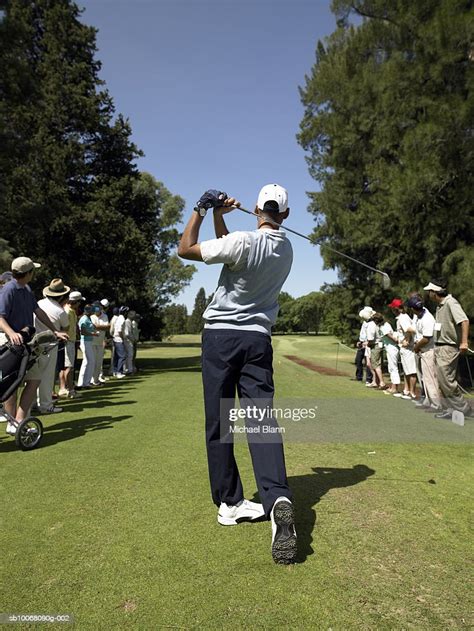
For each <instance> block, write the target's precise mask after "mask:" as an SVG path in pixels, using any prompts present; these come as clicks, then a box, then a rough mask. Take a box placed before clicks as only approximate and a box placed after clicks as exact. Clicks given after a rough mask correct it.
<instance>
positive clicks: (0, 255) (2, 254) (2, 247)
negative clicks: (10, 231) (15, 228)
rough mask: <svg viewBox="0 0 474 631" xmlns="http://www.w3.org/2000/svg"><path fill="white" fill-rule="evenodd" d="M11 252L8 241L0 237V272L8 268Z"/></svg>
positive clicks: (11, 257)
mask: <svg viewBox="0 0 474 631" xmlns="http://www.w3.org/2000/svg"><path fill="white" fill-rule="evenodd" d="M12 259H13V253H12V251H11V249H10V247H9V246H8V241H5V239H2V238H0V274H2V273H3V272H6V271H7V270H9V269H10V265H11V262H12Z"/></svg>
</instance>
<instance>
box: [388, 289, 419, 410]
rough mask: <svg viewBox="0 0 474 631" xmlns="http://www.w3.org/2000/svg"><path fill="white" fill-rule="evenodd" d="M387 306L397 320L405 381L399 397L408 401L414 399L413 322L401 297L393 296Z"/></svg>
mask: <svg viewBox="0 0 474 631" xmlns="http://www.w3.org/2000/svg"><path fill="white" fill-rule="evenodd" d="M388 306H389V308H390V309H391V310H392V312H393V314H394V315H395V319H396V321H397V337H398V344H399V347H400V359H401V361H402V368H403V374H404V381H405V387H404V390H403V394H402V396H401V398H402V399H406V400H408V401H416V361H415V353H414V352H413V345H414V341H413V338H414V335H413V322H412V320H411V318H410V316H409V315H408V313H406V311H405V307H404V305H403V300H401V298H394V299H393V300H392V302H391V303H390V304H389V305H388Z"/></svg>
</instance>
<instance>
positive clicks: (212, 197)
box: [196, 188, 227, 210]
mask: <svg viewBox="0 0 474 631" xmlns="http://www.w3.org/2000/svg"><path fill="white" fill-rule="evenodd" d="M226 199H227V193H223V192H222V191H216V190H215V189H213V188H211V189H210V190H208V191H206V192H205V193H204V195H202V196H201V197H200V198H199V200H198V202H197V203H196V207H197V208H205V209H206V210H209V208H219V206H222V204H223V203H224V202H225V200H226Z"/></svg>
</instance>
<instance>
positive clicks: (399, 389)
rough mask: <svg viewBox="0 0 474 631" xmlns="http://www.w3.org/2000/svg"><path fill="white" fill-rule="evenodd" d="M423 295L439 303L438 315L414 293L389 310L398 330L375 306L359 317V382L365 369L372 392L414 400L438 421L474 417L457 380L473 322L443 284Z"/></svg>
mask: <svg viewBox="0 0 474 631" xmlns="http://www.w3.org/2000/svg"><path fill="white" fill-rule="evenodd" d="M424 291H425V292H427V296H428V299H429V300H430V301H432V302H433V303H434V304H436V311H435V314H434V315H433V314H432V313H431V312H430V311H429V310H428V309H427V307H426V306H425V300H424V298H423V297H422V296H421V295H419V294H418V293H412V294H410V295H409V296H408V297H407V299H406V300H402V299H401V298H394V299H393V300H392V301H391V302H390V304H388V305H387V306H388V308H389V309H390V310H391V311H392V313H393V315H394V316H395V322H396V325H395V329H394V328H393V327H392V325H391V323H390V322H389V321H388V320H387V319H386V318H385V317H384V316H383V315H382V314H381V313H380V312H377V311H375V310H374V309H372V307H370V306H365V307H364V308H363V309H362V310H361V311H360V312H359V317H360V319H361V320H362V325H361V328H360V334H359V341H358V344H357V347H358V350H357V353H356V361H355V363H356V377H355V378H356V380H357V381H363V370H364V364H365V368H366V380H365V381H366V386H367V387H369V388H376V389H378V390H382V391H383V393H384V394H386V395H393V396H394V397H398V398H401V399H405V400H408V401H412V402H414V404H415V405H416V407H417V408H420V409H423V410H424V411H426V412H432V413H434V414H435V416H436V417H437V418H450V417H451V415H452V413H453V411H457V412H462V413H463V414H464V416H472V413H473V412H472V409H471V406H470V404H469V402H468V401H467V400H466V399H465V397H464V396H463V392H462V389H461V387H460V386H459V383H458V381H457V367H458V360H459V357H460V355H462V354H464V353H466V352H468V350H469V346H468V340H469V319H468V317H467V315H466V313H465V312H464V310H463V309H462V307H461V305H460V304H459V302H458V301H457V300H456V299H455V298H454V297H453V296H452V295H451V294H449V293H448V291H447V288H446V282H445V281H444V280H440V279H436V280H432V281H431V282H430V283H429V284H428V285H427V286H426V287H424ZM384 351H385V354H386V357H387V368H388V373H389V375H390V384H387V383H385V379H384V374H383V368H382V366H383V361H382V359H383V352H384ZM399 363H401V367H402V371H403V386H401V378H400V371H399ZM417 382H418V384H419V392H420V395H419V394H418V390H417Z"/></svg>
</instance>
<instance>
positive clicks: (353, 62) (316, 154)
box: [299, 0, 474, 316]
mask: <svg viewBox="0 0 474 631" xmlns="http://www.w3.org/2000/svg"><path fill="white" fill-rule="evenodd" d="M332 6H333V11H334V12H335V14H336V16H337V18H338V28H337V30H336V31H335V32H334V33H333V34H332V35H331V36H330V37H329V38H328V39H327V41H326V42H319V43H318V46H317V51H316V64H315V65H314V67H313V69H312V71H311V74H310V75H309V76H308V77H307V78H306V85H305V86H304V88H303V89H302V90H301V97H302V101H303V103H304V105H305V115H304V118H303V121H302V123H301V131H300V134H299V142H300V144H301V145H302V146H303V147H304V148H305V149H306V150H307V151H308V158H307V160H308V164H309V168H310V173H311V175H312V176H313V177H314V178H315V179H316V180H317V181H318V183H319V184H320V187H321V190H320V191H318V192H314V193H311V195H310V197H311V204H310V211H311V212H312V213H313V214H314V215H315V217H316V219H317V227H316V229H315V236H316V237H317V239H318V240H319V242H320V243H321V244H324V243H327V244H328V245H330V246H332V247H334V248H336V249H338V250H341V251H343V252H345V253H347V254H350V255H352V256H353V257H355V258H357V259H360V260H362V261H365V262H366V263H368V264H369V265H372V266H374V267H377V268H379V269H383V270H386V271H387V272H388V273H389V274H390V276H391V277H392V280H393V281H394V288H393V289H392V292H396V293H400V294H402V295H403V294H405V295H406V292H407V291H409V290H415V289H418V290H419V289H420V288H421V287H422V286H423V285H424V284H425V283H426V282H427V281H428V280H429V278H430V277H432V276H436V275H440V274H442V273H443V272H448V271H449V273H450V274H451V275H452V278H451V280H452V281H453V283H454V284H456V278H455V276H456V274H458V273H461V274H462V273H463V272H462V270H463V269H464V268H465V267H466V265H468V263H467V260H468V259H467V258H466V257H468V252H469V249H468V247H467V246H468V245H469V244H472V237H473V224H472V213H471V205H472V200H471V198H472V186H471V182H472V172H473V167H474V136H473V134H472V128H473V123H474V100H473V98H472V96H473V95H472V86H473V72H474V64H473V59H472V54H471V53H472V34H473V33H472V29H473V27H472V13H470V11H471V8H470V7H471V3H470V2H467V1H466V0H419V1H418V2H411V1H409V0H334V2H333V5H332ZM353 16H356V17H357V19H358V23H359V25H358V26H354V25H351V18H352V17H353ZM322 254H323V257H324V260H325V263H326V265H328V266H330V267H337V268H338V270H339V274H340V281H341V285H340V287H341V288H340V291H342V292H343V293H344V296H345V298H344V300H342V301H340V302H341V309H342V305H344V308H345V309H346V313H345V314H343V313H342V312H341V314H340V316H342V315H347V313H348V311H347V310H349V313H350V312H351V311H352V312H356V310H358V308H359V307H360V306H362V305H363V304H368V301H371V302H373V303H374V304H376V305H379V306H381V305H383V304H384V303H385V302H386V299H387V298H388V297H389V295H391V293H390V294H389V293H384V292H383V291H382V289H381V288H380V286H379V285H378V284H377V283H376V278H375V277H371V276H370V274H368V273H367V271H366V270H365V269H364V268H362V267H359V266H357V265H355V264H353V263H351V262H350V261H347V260H346V259H342V258H340V257H338V255H336V254H334V253H331V252H330V251H328V250H325V249H324V247H322ZM459 270H460V271H459ZM453 275H454V277H453ZM464 289H465V288H464ZM335 290H337V288H332V291H333V292H334V291H335ZM463 295H466V294H463V292H462V291H461V295H460V298H461V299H463ZM466 297H467V296H466Z"/></svg>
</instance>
